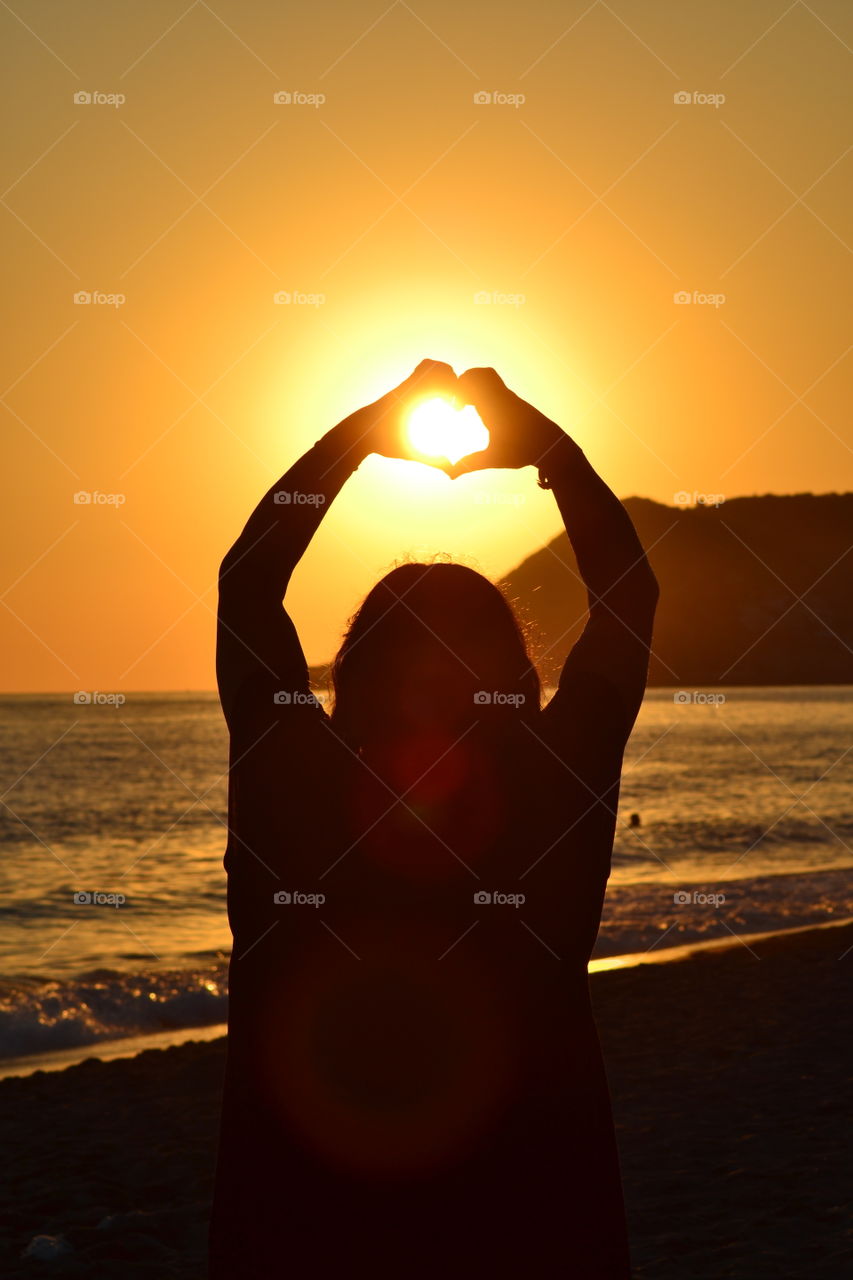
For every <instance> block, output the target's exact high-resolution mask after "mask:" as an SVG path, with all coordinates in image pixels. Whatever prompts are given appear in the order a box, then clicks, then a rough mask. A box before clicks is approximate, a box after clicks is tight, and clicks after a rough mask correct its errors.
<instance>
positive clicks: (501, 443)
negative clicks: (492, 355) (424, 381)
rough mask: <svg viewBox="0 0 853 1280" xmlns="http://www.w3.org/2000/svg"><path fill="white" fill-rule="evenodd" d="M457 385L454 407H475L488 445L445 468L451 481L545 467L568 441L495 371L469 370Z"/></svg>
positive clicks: (565, 436)
mask: <svg viewBox="0 0 853 1280" xmlns="http://www.w3.org/2000/svg"><path fill="white" fill-rule="evenodd" d="M456 381H457V403H464V404H472V405H473V406H474V408H475V409H476V410H477V412H478V413H479V415H480V417H481V418H482V420H483V424H484V426H485V427H486V428H487V429H488V432H489V445H488V448H486V449H483V450H482V452H480V453H470V454H469V455H468V457H467V458H462V459H461V460H460V461H459V462H457V463H456V464H455V465H453V466H451V467H448V468H447V471H448V474H449V475H450V476H451V477H452V478H453V479H455V478H456V476H461V475H465V474H466V473H467V472H469V471H483V470H485V469H487V468H490V467H528V466H534V467H538V466H545V467H547V465H548V462H549V461H551V460H552V459H553V458H554V457H555V455H556V454H557V453H558V452H559V451H560V449H559V447H560V445H561V443H562V442H563V441H567V440H568V439H569V437H568V436H567V435H566V433H565V432H564V431H563V430H561V428H560V427H558V426H557V424H556V423H555V422H552V421H551V419H550V418H546V417H545V415H544V414H543V413H540V412H539V410H538V409H534V407H533V405H531V404H528V403H527V401H526V400H522V399H521V397H520V396H517V395H516V394H515V392H513V391H510V389H509V387H508V386H506V384H505V383H504V382H503V380H502V379H501V378H500V377H499V375H498V374H497V373H496V372H495V370H494V369H468V370H467V372H465V373H461V374H460V375H459V377H458V379H457V380H456ZM460 393H461V395H460Z"/></svg>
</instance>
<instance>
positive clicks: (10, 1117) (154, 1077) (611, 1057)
mask: <svg viewBox="0 0 853 1280" xmlns="http://www.w3.org/2000/svg"><path fill="white" fill-rule="evenodd" d="M848 949H849V954H845V953H848ZM842 957H843V958H842ZM852 973H853V924H851V923H848V924H844V925H839V926H836V927H832V928H825V929H816V930H807V931H801V932H796V933H792V934H782V935H767V936H765V937H763V938H761V939H751V940H749V947H748V948H747V947H746V946H744V945H743V944H742V943H740V942H738V941H735V940H733V942H732V946H731V948H729V949H722V950H719V949H709V950H706V951H701V950H700V951H698V952H696V953H694V954H691V955H688V956H685V957H682V958H680V959H678V960H676V961H673V962H672V963H667V964H643V965H640V966H638V967H634V968H625V969H618V968H617V969H610V970H604V971H600V972H597V973H594V974H593V976H592V979H591V981H592V990H593V998H594V1002H595V1006H596V1012H597V1018H598V1023H599V1029H600V1034H601V1040H602V1044H603V1046H604V1051H605V1056H606V1060H607V1063H608V1075H609V1078H610V1084H611V1091H612V1095H613V1104H614V1112H615V1116H616V1124H617V1133H618V1138H619V1145H620V1151H621V1156H622V1168H623V1179H624V1184H625V1195H626V1200H627V1205H628V1215H629V1225H630V1230H631V1239H632V1253H633V1260H634V1274H635V1276H636V1277H638V1278H642V1280H693V1278H696V1280H727V1278H729V1277H731V1278H737V1280H765V1278H766V1280H771V1278H772V1280H796V1278H799V1277H802V1278H803V1280H841V1277H846V1276H848V1275H850V1274H851V1273H853V1237H851V1226H850V1223H851V1214H850V1208H851V1204H850V1202H851V1171H850V1165H851V1161H850V1159H849V1155H848V1149H847V1143H846V1142H845V1121H846V1117H847V1112H848V1110H849V1108H848V1107H846V1106H845V1103H846V1097H847V1091H848V1090H849V1069H848V1067H847V1063H848V1062H849V1060H850V1056H851V1055H850V1053H849V1043H850V1032H849V1029H848V1028H849V1021H850V1008H851V999H850V991H851V985H853V983H851V974H852ZM223 1069H224V1041H222V1040H213V1041H209V1042H208V1043H189V1044H184V1045H180V1046H178V1047H175V1048H170V1049H159V1050H157V1049H153V1050H147V1051H145V1052H143V1053H141V1054H139V1055H138V1056H137V1057H135V1058H130V1059H124V1060H116V1061H110V1062H101V1061H99V1060H97V1059H90V1060H88V1061H86V1062H84V1063H81V1064H80V1065H78V1066H74V1067H69V1068H67V1069H66V1070H64V1071H58V1072H40V1073H37V1074H35V1075H31V1076H27V1077H22V1078H15V1077H13V1078H9V1079H6V1080H0V1133H2V1142H3V1150H4V1155H5V1159H4V1177H3V1180H2V1190H0V1197H2V1198H1V1199H0V1274H2V1275H3V1276H8V1277H24V1276H44V1275H51V1276H62V1277H87V1278H88V1277H92V1278H95V1277H98V1278H99V1280H100V1278H103V1280H112V1278H113V1277H115V1278H116V1280H118V1277H122V1278H124V1277H127V1280H134V1278H135V1277H146V1278H149V1277H150V1278H152V1280H153V1278H154V1277H157V1278H158V1280H159V1278H163V1280H166V1278H168V1277H180V1278H181V1280H184V1278H186V1280H190V1278H192V1280H202V1278H203V1277H204V1274H205V1249H206V1231H207V1215H208V1211H209V1203H210V1196H211V1190H212V1182H213V1162H214V1155H215V1147H216V1131H217V1122H218V1113H219V1091H220V1089H221V1084H222V1076H223ZM271 1225H273V1226H274V1224H271ZM39 1236H45V1237H48V1239H47V1240H43V1241H41V1242H36V1243H35V1244H33V1243H31V1242H33V1241H35V1238H36V1237H39ZM28 1246H29V1247H30V1248H31V1250H33V1251H34V1252H33V1255H32V1256H22V1254H23V1253H24V1251H25V1250H26V1249H27V1247H28ZM51 1255H52V1256H51ZM531 1280H535V1278H533V1277H531ZM584 1280H593V1278H592V1277H590V1278H584Z"/></svg>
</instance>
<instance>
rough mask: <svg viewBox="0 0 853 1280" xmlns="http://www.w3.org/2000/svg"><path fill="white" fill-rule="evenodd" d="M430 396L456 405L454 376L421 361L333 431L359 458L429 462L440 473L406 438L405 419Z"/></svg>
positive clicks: (447, 368) (443, 367) (446, 368)
mask: <svg viewBox="0 0 853 1280" xmlns="http://www.w3.org/2000/svg"><path fill="white" fill-rule="evenodd" d="M430 396H445V397H446V398H447V399H448V400H450V401H452V402H454V403H460V402H461V401H460V391H459V387H458V385H457V381H456V374H455V373H454V372H453V369H452V368H451V367H450V365H449V364H442V363H440V361H438V360H422V361H421V363H420V364H419V365H418V367H417V369H415V371H414V373H412V374H410V376H409V377H408V378H406V380H405V381H404V382H401V383H400V385H399V386H398V387H394V389H393V390H392V391H389V392H387V393H386V395H384V396H381V397H380V398H379V399H378V400H375V401H374V402H373V404H369V405H365V407H364V408H363V409H357V410H356V411H355V413H353V414H350V416H349V417H348V418H345V419H344V421H343V422H342V423H340V424H339V425H338V427H336V428H335V431H336V432H338V433H340V435H341V437H342V438H344V439H346V440H347V441H348V443H349V445H350V447H351V448H352V449H353V451H354V452H356V453H357V454H358V455H359V456H360V457H367V455H368V454H369V453H378V454H381V455H382V457H383V458H402V459H404V460H405V461H407V462H411V461H417V462H430V463H432V464H433V465H434V466H437V467H439V468H440V469H442V470H446V469H447V464H446V463H445V464H442V463H441V462H440V461H438V460H436V459H435V458H426V457H421V456H420V455H419V454H417V453H416V452H415V451H414V450H413V449H412V446H411V444H409V442H408V440H407V439H406V417H407V415H408V413H409V410H410V409H411V408H412V406H413V405H415V404H416V403H417V402H418V400H422V399H427V398H429V397H430Z"/></svg>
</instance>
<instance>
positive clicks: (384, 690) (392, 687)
mask: <svg viewBox="0 0 853 1280" xmlns="http://www.w3.org/2000/svg"><path fill="white" fill-rule="evenodd" d="M405 680H408V682H409V686H411V684H412V682H413V681H416V682H418V685H419V697H420V698H421V699H422V700H424V699H426V700H427V701H428V703H429V705H430V706H433V705H436V706H437V705H442V703H444V704H446V705H448V706H451V707H453V706H455V707H456V708H458V710H459V711H460V712H464V713H465V714H468V713H470V719H471V720H473V719H475V718H476V717H478V716H479V717H480V718H483V717H485V718H487V719H490V720H492V721H494V722H495V723H498V722H499V721H500V720H501V719H503V720H504V721H506V720H507V718H511V719H514V720H517V719H526V718H532V717H533V716H535V715H536V714H537V713H538V711H539V703H540V696H541V690H540V683H539V675H538V673H537V670H536V667H535V666H534V665H533V663H532V662H531V660H530V656H529V654H528V650H527V645H526V641H525V635H524V632H523V630H522V627H521V625H520V624H519V621H518V619H517V618H516V615H515V613H514V612H513V609H512V606H511V605H510V603H509V601H508V600H507V598H506V596H505V595H504V594H503V592H502V591H501V590H500V588H499V587H497V586H495V585H494V583H492V582H490V581H489V579H488V578H485V577H484V576H483V575H482V574H481V573H477V572H476V570H474V569H469V568H468V567H467V566H466V565H461V564H452V563H447V562H442V561H434V562H432V563H423V562H413V563H404V564H400V565H397V567H396V568H394V569H392V570H391V571H390V572H389V573H387V574H386V575H385V577H384V578H381V579H380V580H379V582H377V583H376V585H375V586H374V587H373V588H372V589H371V590H370V591H369V592H368V594H367V595H366V597H365V598H364V600H363V602H362V604H361V606H360V608H359V609H358V610H357V612H356V613H355V614H354V616H353V617H352V618H351V619H350V622H349V626H348V628H347V631H346V634H345V635H344V638H343V642H342V644H341V647H340V649H339V650H338V653H337V656H336V657H335V659H334V662H333V664H332V685H333V689H334V695H335V701H334V709H333V712H332V724H333V726H334V727H335V729H336V731H337V732H338V733H339V734H340V735H341V737H343V738H344V740H345V741H347V742H349V743H350V744H351V745H352V746H353V747H355V748H358V747H360V746H362V745H363V743H364V742H365V739H366V737H368V736H369V734H370V733H371V732H375V731H376V727H377V725H381V724H382V721H383V718H384V717H386V716H388V715H390V714H392V713H393V708H394V699H395V692H396V691H397V690H398V689H400V688H401V687H402V682H403V681H405Z"/></svg>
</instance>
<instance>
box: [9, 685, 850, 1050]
mask: <svg viewBox="0 0 853 1280" xmlns="http://www.w3.org/2000/svg"><path fill="white" fill-rule="evenodd" d="M123 697H124V702H120V701H119V700H117V699H115V698H114V699H113V700H112V701H104V700H103V699H99V698H97V697H91V698H90V701H88V702H84V703H81V702H79V701H75V700H74V695H72V694H50V695H48V694H44V695H17V696H12V695H5V696H3V697H2V698H0V716H2V724H3V730H4V731H3V734H2V745H0V801H2V804H0V840H2V844H3V851H2V861H0V882H2V894H0V904H2V905H0V921H1V922H2V926H1V927H0V957H2V967H0V975H2V977H0V1075H2V1074H9V1073H10V1072H13V1071H15V1070H16V1069H17V1067H16V1064H19V1065H20V1067H21V1068H23V1067H24V1065H25V1064H26V1065H28V1066H29V1067H30V1068H32V1066H33V1064H35V1065H41V1066H45V1065H48V1066H49V1065H50V1063H51V1062H54V1063H60V1062H63V1063H64V1062H70V1061H74V1060H78V1061H79V1060H80V1059H81V1058H83V1057H85V1056H92V1055H94V1054H95V1053H96V1051H97V1052H98V1055H99V1056H101V1052H102V1050H103V1051H104V1052H106V1051H107V1050H108V1049H109V1048H110V1047H112V1049H113V1051H115V1052H117V1050H115V1046H116V1045H118V1046H121V1045H124V1044H131V1043H132V1044H134V1045H135V1046H136V1047H137V1048H138V1047H140V1046H141V1047H144V1046H145V1045H146V1044H151V1045H154V1044H161V1043H164V1042H173V1041H174V1040H176V1039H181V1038H188V1037H189V1036H190V1035H191V1034H192V1035H193V1037H194V1038H198V1037H205V1038H206V1037H209V1036H211V1035H213V1034H214V1033H216V1032H217V1031H219V1030H222V1024H223V1023H224V1021H225V1018H226V1014H227V999H228V996H227V968H228V958H229V953H230V944H231V935H230V933H229V929H228V922H227V918H226V911H225V875H224V871H223V866H222V858H223V854H224V850H225V838H226V825H225V824H226V788H227V749H228V742H227V734H226V731H225V726H224V722H223V720H222V714H221V711H220V708H219V703H218V701H217V698H216V695H215V694H213V693H210V694H208V693H169V694H162V693H157V694H154V693H139V694H132V693H128V694H125V695H123ZM851 784H853V688H851V687H849V686H845V687H838V688H836V687H810V688H739V687H730V688H727V689H702V690H696V689H661V688H655V689H651V690H649V692H648V693H647V695H646V699H645V702H644V704H643V707H642V709H641V711H640V715H639V718H638V721H637V725H636V727H635V729H634V733H633V735H632V737H631V740H630V742H629V744H628V747H627V750H626V754H625V765H624V773H623V782H622V792H621V802H620V809H619V818H618V826H617V835H616V843H615V849H614V858H613V871H612V875H611V879H610V883H609V887H608V893H607V899H606V903H605V910H604V916H603V919H602V925H601V930H600V934H599V938H598V942H597V945H596V950H595V952H594V959H595V960H596V961H597V962H598V963H600V964H601V963H604V962H605V961H606V959H607V958H608V957H619V956H625V955H637V954H648V955H651V954H660V955H665V954H666V953H667V952H668V951H669V949H670V948H674V947H679V946H683V945H684V944H688V943H699V944H701V943H706V942H707V943H713V942H716V941H719V940H731V939H735V940H736V941H737V942H740V943H742V945H744V946H745V947H747V948H749V940H750V938H752V937H753V936H754V935H757V934H761V933H765V932H773V931H778V930H784V929H791V928H797V927H802V926H808V925H817V924H821V925H822V924H827V923H831V922H837V921H841V920H843V919H846V918H848V917H851V916H853V875H851V867H853V806H851V796H853V785H851ZM99 1046H101V1049H99V1048H98V1047H99Z"/></svg>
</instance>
